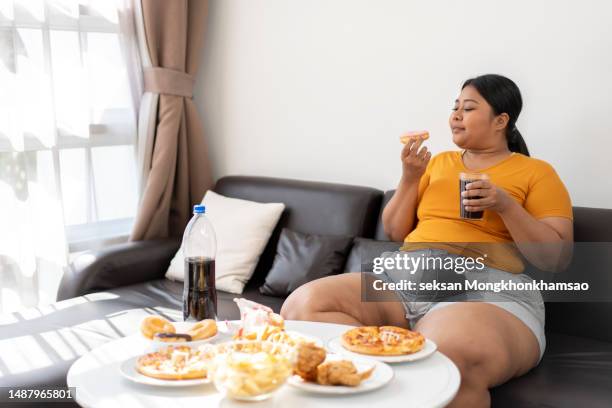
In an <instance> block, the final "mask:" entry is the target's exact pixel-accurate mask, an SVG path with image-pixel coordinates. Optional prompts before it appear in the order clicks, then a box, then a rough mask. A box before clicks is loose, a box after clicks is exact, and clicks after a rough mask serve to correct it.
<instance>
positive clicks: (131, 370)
mask: <svg viewBox="0 0 612 408" xmlns="http://www.w3.org/2000/svg"><path fill="white" fill-rule="evenodd" d="M139 357H140V356H136V357H132V358H129V359H127V360H125V361H124V362H123V363H121V365H120V366H119V371H120V372H121V375H123V377H125V378H127V379H128V380H130V381H133V382H136V383H139V384H146V385H156V386H160V387H189V386H192V385H201V384H208V383H210V379H209V378H196V379H192V380H161V379H159V378H153V377H147V376H146V375H142V374H140V373H139V372H138V370H136V360H138V358H139Z"/></svg>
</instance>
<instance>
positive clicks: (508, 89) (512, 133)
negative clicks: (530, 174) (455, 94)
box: [461, 74, 529, 156]
mask: <svg viewBox="0 0 612 408" xmlns="http://www.w3.org/2000/svg"><path fill="white" fill-rule="evenodd" d="M468 85H470V86H473V87H474V88H476V90H477V91H478V93H479V94H480V95H481V96H482V97H483V98H484V99H485V100H486V101H487V102H488V103H489V105H491V107H492V108H493V112H494V113H495V114H496V115H500V114H502V113H507V114H508V116H509V117H510V119H509V120H508V126H507V128H506V141H507V142H508V149H510V151H511V152H517V153H522V154H524V155H525V156H529V150H528V149H527V144H526V143H525V140H524V139H523V136H522V135H521V132H519V131H518V129H517V128H516V120H517V119H518V116H519V114H520V113H521V109H522V108H523V98H522V97H521V91H520V90H519V88H518V86H516V84H515V83H514V82H513V81H512V80H511V79H509V78H506V77H505V76H502V75H496V74H487V75H480V76H477V77H475V78H470V79H468V80H467V81H465V82H464V83H463V86H462V87H461V89H463V88H465V87H466V86H468Z"/></svg>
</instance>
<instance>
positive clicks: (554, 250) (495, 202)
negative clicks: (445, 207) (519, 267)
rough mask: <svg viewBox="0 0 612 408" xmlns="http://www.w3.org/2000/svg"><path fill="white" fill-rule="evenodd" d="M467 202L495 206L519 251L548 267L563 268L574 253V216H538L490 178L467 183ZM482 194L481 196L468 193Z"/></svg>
mask: <svg viewBox="0 0 612 408" xmlns="http://www.w3.org/2000/svg"><path fill="white" fill-rule="evenodd" d="M466 188H467V190H468V191H466V192H464V193H463V195H464V200H463V204H464V205H465V206H466V207H465V209H466V210H467V211H481V210H485V209H488V210H493V211H496V212H497V213H498V214H499V216H500V217H501V218H502V220H503V221H504V224H505V225H506V228H507V229H508V232H510V235H511V236H512V239H513V241H514V242H515V244H516V245H517V247H518V249H519V251H521V253H522V254H523V256H524V257H525V258H527V260H528V261H529V262H531V263H532V264H533V265H534V266H536V267H537V268H539V269H542V270H545V271H558V270H563V269H565V268H566V267H567V265H568V264H569V262H570V260H571V257H572V248H573V247H572V243H573V241H574V229H573V224H572V221H571V220H570V219H567V218H563V217H546V218H541V219H539V220H538V219H536V218H535V217H533V216H532V215H531V214H529V212H527V210H525V209H524V208H523V207H522V206H521V205H520V204H519V203H518V202H517V201H515V200H513V199H512V198H511V197H510V196H509V195H508V193H506V192H505V191H504V190H503V189H502V188H499V187H497V186H495V185H493V184H492V183H491V182H490V181H489V180H481V181H476V182H474V183H470V184H468V185H467V186H466ZM472 196H480V197H482V198H480V199H468V198H467V197H472Z"/></svg>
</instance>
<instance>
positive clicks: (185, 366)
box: [136, 346, 210, 380]
mask: <svg viewBox="0 0 612 408" xmlns="http://www.w3.org/2000/svg"><path fill="white" fill-rule="evenodd" d="M209 362H210V355H208V354H207V353H205V352H203V351H200V350H196V349H192V348H191V347H187V346H179V347H173V346H170V347H166V348H163V349H160V350H158V351H156V352H154V353H149V354H145V355H144V356H142V357H140V358H139V359H138V361H137V362H136V370H138V372H139V373H140V374H142V375H146V376H147V377H153V378H159V379H162V380H188V379H195V378H206V376H207V374H208V365H209Z"/></svg>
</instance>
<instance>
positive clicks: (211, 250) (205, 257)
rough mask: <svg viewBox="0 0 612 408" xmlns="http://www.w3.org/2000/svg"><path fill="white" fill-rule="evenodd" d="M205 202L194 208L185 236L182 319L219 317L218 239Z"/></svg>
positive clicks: (197, 319)
mask: <svg viewBox="0 0 612 408" xmlns="http://www.w3.org/2000/svg"><path fill="white" fill-rule="evenodd" d="M205 212H206V208H205V207H204V206H203V205H195V206H194V207H193V218H192V219H191V221H189V224H188V225H187V228H186V229H185V233H184V235H183V256H184V258H185V279H184V281H183V320H196V321H200V320H204V319H216V318H217V289H216V286H215V255H216V251H217V241H216V237H215V231H214V229H213V227H212V224H211V223H210V221H209V220H208V219H207V218H206V216H205V215H204V214H205Z"/></svg>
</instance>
